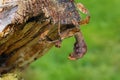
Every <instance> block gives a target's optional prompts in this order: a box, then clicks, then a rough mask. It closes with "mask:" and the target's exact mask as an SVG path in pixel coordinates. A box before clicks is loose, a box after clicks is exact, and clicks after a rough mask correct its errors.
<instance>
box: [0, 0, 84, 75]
mask: <svg viewBox="0 0 120 80" xmlns="http://www.w3.org/2000/svg"><path fill="white" fill-rule="evenodd" d="M79 22H80V15H79V13H78V11H77V10H76V7H75V4H74V1H72V0H4V1H1V5H0V31H1V32H0V74H1V75H2V74H6V73H13V72H16V71H17V70H18V71H21V70H23V69H24V68H26V67H27V66H28V65H29V64H30V63H31V62H33V61H35V60H37V59H38V58H40V57H41V56H43V55H44V54H45V53H46V52H47V51H48V50H50V49H51V48H52V46H54V45H55V46H57V47H60V43H61V41H62V40H63V39H65V38H68V37H71V36H74V35H77V36H76V43H75V50H77V49H78V50H79V48H80V49H82V50H81V51H82V55H83V54H84V53H85V52H86V45H85V43H84V40H83V37H82V35H81V32H80V29H79ZM78 36H79V40H80V41H79V40H78ZM77 43H79V44H80V45H78V44H77ZM77 45H78V46H77ZM81 45H82V46H81ZM76 48H77V49H76ZM83 48H84V49H83ZM75 53H78V52H77V51H75ZM76 55H77V56H78V55H79V54H71V56H72V58H74V57H77V56H76ZM79 56H80V57H81V55H79Z"/></svg>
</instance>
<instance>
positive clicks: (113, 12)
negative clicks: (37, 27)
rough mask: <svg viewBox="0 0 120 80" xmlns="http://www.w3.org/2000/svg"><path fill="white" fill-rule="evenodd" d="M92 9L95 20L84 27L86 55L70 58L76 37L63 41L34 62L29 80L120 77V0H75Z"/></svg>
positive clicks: (75, 79) (114, 79)
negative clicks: (71, 59)
mask: <svg viewBox="0 0 120 80" xmlns="http://www.w3.org/2000/svg"><path fill="white" fill-rule="evenodd" d="M75 1H76V2H81V3H83V4H84V5H85V6H86V7H87V8H88V9H89V11H90V14H91V21H90V23H89V24H88V25H84V26H83V27H81V30H82V32H83V35H84V39H85V41H86V43H87V46H88V52H87V53H86V55H85V56H84V57H83V58H82V59H79V60H77V61H70V60H68V58H67V57H68V55H69V53H71V52H72V51H73V49H72V48H73V44H74V38H69V39H66V40H64V41H63V43H62V47H61V48H60V49H58V48H55V47H53V48H52V49H51V50H50V51H49V52H48V53H47V54H46V55H44V56H43V57H42V58H40V59H39V60H37V61H35V62H33V63H32V64H31V66H30V67H29V69H28V71H27V72H26V76H27V77H26V80H120V0H75Z"/></svg>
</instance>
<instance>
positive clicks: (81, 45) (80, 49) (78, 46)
mask: <svg viewBox="0 0 120 80" xmlns="http://www.w3.org/2000/svg"><path fill="white" fill-rule="evenodd" d="M75 39H76V42H75V44H74V52H73V53H71V54H70V55H69V57H68V58H69V59H70V60H76V59H79V58H81V57H83V56H84V54H85V53H86V51H87V46H86V44H85V41H84V39H83V36H82V33H81V32H79V33H77V34H76V35H75Z"/></svg>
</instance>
